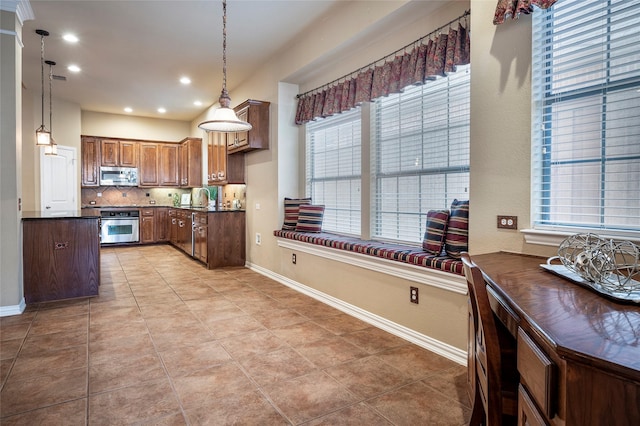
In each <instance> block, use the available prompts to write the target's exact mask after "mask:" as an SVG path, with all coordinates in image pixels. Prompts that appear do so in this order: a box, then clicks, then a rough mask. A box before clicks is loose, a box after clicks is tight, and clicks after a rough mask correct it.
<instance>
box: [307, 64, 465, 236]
mask: <svg viewBox="0 0 640 426" xmlns="http://www.w3.org/2000/svg"><path fill="white" fill-rule="evenodd" d="M469 93H470V68H469V66H468V65H467V66H463V67H458V71H457V72H456V73H453V74H451V75H449V76H448V77H443V78H438V79H437V80H435V81H430V82H428V83H427V84H424V85H419V86H408V87H406V88H405V90H404V92H403V93H401V94H395V95H390V96H388V97H383V98H380V99H378V100H376V101H375V102H373V103H371V104H370V107H371V108H370V111H371V113H370V114H362V110H361V108H356V109H354V110H351V111H348V112H344V113H342V114H337V115H335V116H332V117H328V118H325V119H321V120H318V121H315V122H311V123H308V124H307V126H306V132H307V136H306V139H307V151H306V153H307V159H306V165H307V169H306V182H307V195H309V196H311V197H312V200H313V203H314V204H324V205H325V213H324V222H323V230H325V231H329V232H336V233H342V234H350V235H355V236H361V235H366V236H367V238H368V236H369V235H370V236H371V238H373V239H379V240H390V241H396V242H402V243H409V244H416V245H417V244H420V243H421V242H422V238H423V235H424V231H425V229H424V227H425V222H426V215H427V212H428V211H429V210H431V209H448V208H449V207H450V205H451V202H452V201H453V200H454V199H455V198H458V199H460V200H467V199H469V194H468V187H469ZM369 116H370V117H371V119H369V118H367V117H369ZM362 128H365V129H370V134H371V136H370V138H371V141H369V140H366V141H361V139H362ZM369 152H370V158H371V161H370V162H369V161H364V162H363V161H362V160H363V158H364V159H369V157H368V155H369ZM365 155H366V156H367V157H365ZM363 163H364V164H369V163H371V166H370V170H361V167H362V166H361V165H362V164H363ZM363 182H370V183H371V191H370V193H371V194H370V195H371V197H370V198H371V200H370V201H369V200H368V196H367V194H365V195H364V196H363V194H362V186H363V185H362V183H363ZM363 203H364V204H365V205H363ZM363 211H365V212H367V213H368V214H367V215H365V217H366V220H365V221H363V215H362V212H363ZM369 213H370V214H369ZM362 227H365V228H364V229H362ZM367 227H369V228H370V229H367Z"/></svg>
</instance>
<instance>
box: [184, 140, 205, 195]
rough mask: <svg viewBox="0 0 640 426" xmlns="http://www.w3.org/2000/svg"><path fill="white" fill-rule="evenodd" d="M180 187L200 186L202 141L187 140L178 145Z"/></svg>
mask: <svg viewBox="0 0 640 426" xmlns="http://www.w3.org/2000/svg"><path fill="white" fill-rule="evenodd" d="M180 186H181V187H185V188H195V187H199V186H202V139H200V138H187V139H184V140H183V141H182V143H181V144H180Z"/></svg>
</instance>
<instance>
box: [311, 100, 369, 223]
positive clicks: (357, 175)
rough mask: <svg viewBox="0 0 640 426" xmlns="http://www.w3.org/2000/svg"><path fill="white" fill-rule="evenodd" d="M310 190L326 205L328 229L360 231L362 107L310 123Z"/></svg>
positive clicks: (316, 202)
mask: <svg viewBox="0 0 640 426" xmlns="http://www.w3.org/2000/svg"><path fill="white" fill-rule="evenodd" d="M306 130H307V137H306V139H307V151H306V152H307V159H306V164H307V170H306V184H307V194H308V195H309V196H310V197H311V199H312V202H313V203H314V204H322V205H324V206H325V210H324V220H323V223H322V229H323V230H324V231H330V232H336V233H342V234H352V235H360V226H361V225H360V210H361V208H360V205H361V192H360V191H361V185H360V182H361V167H360V163H361V158H362V157H361V150H362V148H361V146H362V142H361V139H362V138H361V120H360V109H359V108H357V109H354V110H351V111H348V112H344V113H342V114H338V115H335V116H333V117H329V118H325V119H322V120H319V121H316V122H311V123H309V124H307V127H306Z"/></svg>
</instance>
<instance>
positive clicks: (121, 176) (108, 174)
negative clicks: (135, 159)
mask: <svg viewBox="0 0 640 426" xmlns="http://www.w3.org/2000/svg"><path fill="white" fill-rule="evenodd" d="M100 186H138V169H137V168H135V167H100Z"/></svg>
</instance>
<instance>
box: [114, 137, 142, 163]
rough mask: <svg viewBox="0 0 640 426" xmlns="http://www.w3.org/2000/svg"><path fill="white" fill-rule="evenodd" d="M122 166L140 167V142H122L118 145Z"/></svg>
mask: <svg viewBox="0 0 640 426" xmlns="http://www.w3.org/2000/svg"><path fill="white" fill-rule="evenodd" d="M118 147H119V151H120V153H119V155H120V164H119V166H124V167H138V142H133V141H120V142H119V144H118Z"/></svg>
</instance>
